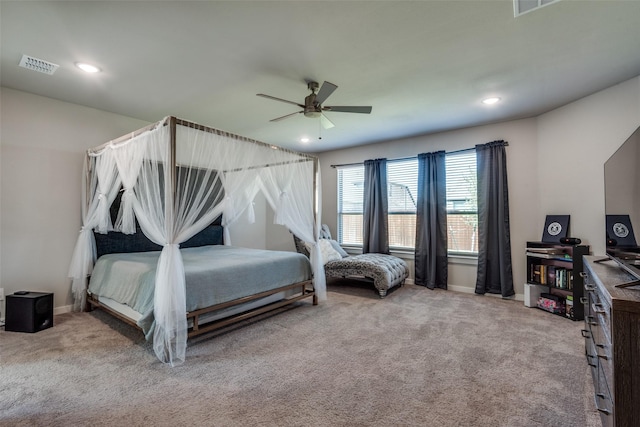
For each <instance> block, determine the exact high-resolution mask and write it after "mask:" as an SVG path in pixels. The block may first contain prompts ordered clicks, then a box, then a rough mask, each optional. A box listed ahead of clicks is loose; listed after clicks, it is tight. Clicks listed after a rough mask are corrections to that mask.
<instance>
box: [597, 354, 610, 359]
mask: <svg viewBox="0 0 640 427" xmlns="http://www.w3.org/2000/svg"><path fill="white" fill-rule="evenodd" d="M598 357H599V358H600V359H604V360H609V356H606V355H604V354H598Z"/></svg>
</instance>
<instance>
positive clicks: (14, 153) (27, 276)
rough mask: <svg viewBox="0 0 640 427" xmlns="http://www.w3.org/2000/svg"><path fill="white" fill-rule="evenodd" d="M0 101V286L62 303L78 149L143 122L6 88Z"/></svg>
mask: <svg viewBox="0 0 640 427" xmlns="http://www.w3.org/2000/svg"><path fill="white" fill-rule="evenodd" d="M0 105H1V107H2V116H1V119H0V128H1V129H2V134H1V135H0V153H1V156H2V159H1V165H2V166H1V175H0V176H1V178H0V179H1V184H0V185H1V187H0V188H1V190H2V191H1V194H0V200H1V202H0V203H1V205H0V206H1V212H2V216H1V218H0V221H1V225H0V248H1V249H0V286H1V287H3V288H4V290H5V293H6V294H11V293H13V292H14V291H17V290H32V291H38V290H39V291H48V292H53V293H54V304H55V306H56V307H63V306H68V305H70V304H71V303H72V299H71V295H70V285H69V280H68V279H67V270H68V267H69V261H70V260H71V253H72V251H73V247H74V245H75V242H76V238H77V236H78V231H79V229H80V225H81V223H80V188H81V185H80V183H81V181H80V180H81V176H82V162H83V156H84V151H85V150H86V149H87V148H90V147H93V146H96V145H99V144H101V143H103V142H106V141H109V140H111V139H114V138H117V137H119V136H121V135H123V134H125V133H128V132H131V131H134V130H136V129H139V128H141V127H143V126H145V125H147V124H148V123H146V122H144V121H140V120H135V119H131V118H128V117H123V116H119V115H116V114H111V113H107V112H104V111H99V110H95V109H91V108H86V107H81V106H78V105H74V104H69V103H65V102H60V101H56V100H53V99H50V98H44V97H40V96H36V95H31V94H28V93H25V92H20V91H15V90H12V89H7V88H0ZM3 313H4V311H3Z"/></svg>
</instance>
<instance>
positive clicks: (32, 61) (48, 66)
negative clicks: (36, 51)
mask: <svg viewBox="0 0 640 427" xmlns="http://www.w3.org/2000/svg"><path fill="white" fill-rule="evenodd" d="M20 66H21V67H23V68H26V69H28V70H33V71H38V72H40V73H45V74H49V75H52V74H53V73H55V72H56V70H57V69H58V67H59V65H58V64H54V63H52V62H48V61H45V60H42V59H38V58H34V57H33V56H28V55H22V59H21V60H20Z"/></svg>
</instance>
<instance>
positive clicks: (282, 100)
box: [256, 93, 304, 108]
mask: <svg viewBox="0 0 640 427" xmlns="http://www.w3.org/2000/svg"><path fill="white" fill-rule="evenodd" d="M256 95H258V96H261V97H263V98H267V99H273V100H274V101H280V102H286V103H287V104H293V105H297V106H298V107H300V108H304V105H302V104H298V103H297V102H293V101H287V100H286V99H282V98H276V97H275V96H271V95H265V94H264V93H257V94H256Z"/></svg>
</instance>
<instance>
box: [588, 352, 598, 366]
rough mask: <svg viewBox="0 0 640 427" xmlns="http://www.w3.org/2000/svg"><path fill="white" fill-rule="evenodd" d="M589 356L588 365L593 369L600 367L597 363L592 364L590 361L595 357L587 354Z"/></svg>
mask: <svg viewBox="0 0 640 427" xmlns="http://www.w3.org/2000/svg"><path fill="white" fill-rule="evenodd" d="M586 356H587V365H589V366H591V367H592V368H597V367H598V365H596V364H595V363H591V361H590V360H589V359H593V358H594V357H595V356H592V355H590V354H588V353H587V354H586Z"/></svg>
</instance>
